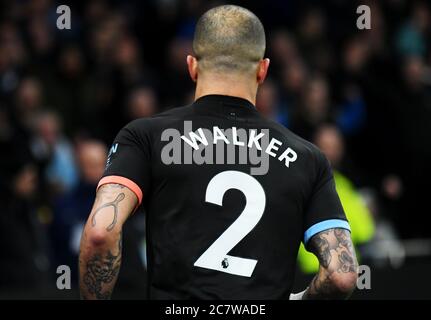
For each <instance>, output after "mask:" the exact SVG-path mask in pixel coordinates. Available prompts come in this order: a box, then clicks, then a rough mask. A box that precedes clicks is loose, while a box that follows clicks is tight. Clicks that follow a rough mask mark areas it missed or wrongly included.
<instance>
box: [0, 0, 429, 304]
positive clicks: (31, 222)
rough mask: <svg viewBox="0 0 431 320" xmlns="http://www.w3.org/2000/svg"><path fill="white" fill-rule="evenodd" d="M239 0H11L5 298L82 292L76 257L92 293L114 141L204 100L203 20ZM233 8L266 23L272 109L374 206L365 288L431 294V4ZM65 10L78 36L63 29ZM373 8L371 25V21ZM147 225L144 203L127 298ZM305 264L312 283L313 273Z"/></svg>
mask: <svg viewBox="0 0 431 320" xmlns="http://www.w3.org/2000/svg"><path fill="white" fill-rule="evenodd" d="M224 3H225V2H224V1H202V0H184V1H180V0H164V1H155V0H153V1H138V0H135V1H133V0H125V1H124V0H123V1H104V0H91V1H85V2H84V1H82V2H79V1H76V2H75V1H61V2H56V1H49V0H31V1H24V0H21V1H12V0H4V1H2V2H1V4H0V203H1V204H2V206H1V209H0V297H2V298H19V297H25V298H76V297H77V294H76V291H73V292H67V293H66V292H64V291H63V292H60V291H59V290H57V289H56V288H55V280H56V277H57V274H56V273H55V271H56V268H57V266H58V265H61V264H66V265H69V266H70V267H71V269H72V280H73V281H72V282H73V288H74V289H76V282H77V269H76V266H77V244H78V243H79V235H80V230H81V229H80V228H82V224H83V223H84V221H85V219H86V217H87V215H88V213H89V211H90V209H91V204H92V201H93V199H94V192H95V185H96V184H97V181H98V179H99V177H100V175H101V173H102V171H103V168H104V162H105V158H106V153H107V147H108V146H109V144H110V143H111V142H112V140H113V138H114V137H115V134H116V133H117V132H118V131H119V130H120V129H121V128H122V127H123V126H124V125H125V124H126V123H128V122H129V121H131V120H133V119H135V118H138V117H148V116H150V115H152V114H154V113H156V112H159V111H163V110H166V109H168V108H172V107H177V106H180V105H184V104H187V103H189V102H191V101H192V100H193V90H194V86H193V83H192V82H191V81H190V80H189V78H188V74H187V70H186V63H185V57H186V55H187V54H189V53H191V41H192V36H193V30H194V25H195V23H196V20H197V18H198V17H199V16H200V15H201V14H202V13H203V12H205V11H206V10H207V9H209V8H211V7H213V6H215V5H219V4H224ZM229 3H235V4H239V5H243V6H245V7H247V8H249V9H251V10H252V11H253V12H255V13H256V14H257V15H258V17H259V18H260V19H261V20H262V22H263V24H264V26H265V29H266V35H267V56H268V57H269V58H270V59H271V65H270V74H269V79H268V80H267V81H266V83H265V84H264V85H263V86H262V88H260V90H259V95H258V99H257V108H258V109H259V110H260V111H261V112H262V113H263V114H264V115H265V116H267V117H271V118H273V119H274V120H276V121H278V122H280V123H282V124H283V125H285V126H287V127H288V128H289V129H291V130H292V131H294V132H295V133H297V134H299V135H301V136H302V137H304V138H306V139H308V140H311V141H313V142H315V143H317V144H318V145H319V143H322V145H319V147H322V149H323V147H324V146H326V147H327V148H328V149H327V150H326V148H325V150H326V151H327V156H328V158H329V159H330V160H331V163H332V164H333V166H334V169H336V170H337V171H339V172H341V173H342V174H343V175H344V176H346V177H347V178H348V179H349V181H350V182H351V183H352V185H353V186H354V188H355V190H356V192H357V194H359V195H360V197H361V198H362V199H363V201H364V203H366V206H367V208H368V210H369V212H370V214H371V216H372V221H373V224H374V227H375V232H374V235H373V238H372V239H370V240H369V241H367V243H365V244H361V246H359V247H358V248H357V249H358V251H359V252H360V254H361V257H362V259H361V263H364V264H365V263H366V264H368V265H369V266H370V267H371V270H372V290H370V291H367V292H365V291H364V292H363V291H361V292H357V293H356V294H355V296H354V297H355V298H358V299H359V298H365V299H366V298H369V299H374V298H387V299H392V298H397V299H402V298H406V299H411V298H430V297H431V295H430V293H429V292H428V290H426V288H427V286H428V285H429V284H431V283H430V282H431V280H429V279H427V278H426V275H425V274H426V273H425V272H426V270H429V267H430V257H431V242H430V240H427V239H429V238H431V231H430V228H429V225H428V223H427V222H428V221H429V218H428V217H429V215H430V209H429V192H430V187H429V183H430V178H431V173H430V172H431V171H430V168H429V165H430V163H431V142H430V141H431V87H430V85H431V69H430V65H431V51H430V43H431V42H430V35H431V33H430V31H431V10H430V3H429V2H428V1H407V0H382V1H361V2H357V1H342V0H330V1H299V0H298V1H293V0H280V1H277V0H266V1H232V2H229ZM60 4H66V5H68V6H69V7H70V9H71V12H72V26H71V30H58V29H57V27H56V20H57V17H58V14H57V13H56V8H57V6H58V5H60ZM360 4H366V5H368V6H369V7H370V8H371V21H372V28H371V30H358V29H357V27H356V20H357V18H358V14H357V13H356V8H357V7H358V5H360ZM319 139H320V140H319ZM325 143H326V144H325ZM325 150H324V151H325ZM325 153H326V152H325ZM144 230H145V221H144V213H143V212H141V213H140V214H137V215H134V216H133V218H132V220H131V221H129V222H128V223H127V225H126V231H125V232H124V234H125V239H124V241H125V244H124V250H125V253H124V260H123V266H122V271H121V274H120V280H119V283H118V288H117V291H116V295H117V297H129V298H145V290H144V289H145V255H144V248H145V241H144V236H145V234H144ZM297 273H298V275H297V285H296V286H297V289H298V290H299V289H302V288H303V287H304V286H305V285H306V282H307V280H308V279H309V278H310V275H304V274H302V272H301V271H300V270H298V272H297Z"/></svg>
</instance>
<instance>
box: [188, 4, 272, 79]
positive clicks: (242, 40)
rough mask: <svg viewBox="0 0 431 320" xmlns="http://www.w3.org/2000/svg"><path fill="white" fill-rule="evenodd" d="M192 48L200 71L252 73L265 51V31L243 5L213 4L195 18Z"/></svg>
mask: <svg viewBox="0 0 431 320" xmlns="http://www.w3.org/2000/svg"><path fill="white" fill-rule="evenodd" d="M193 51H194V53H195V55H196V58H197V60H198V61H199V66H200V67H199V68H200V70H201V71H206V70H208V71H211V72H223V71H229V72H235V71H237V72H252V71H255V70H256V66H257V63H258V62H259V61H260V60H261V59H262V58H263V56H264V53H265V31H264V29H263V25H262V23H261V22H260V20H259V19H258V18H257V17H256V15H254V14H253V13H252V12H251V11H249V10H247V9H245V8H242V7H239V6H234V5H223V6H219V7H215V8H213V9H211V10H209V11H207V12H206V13H204V14H203V15H202V16H201V17H200V19H199V20H198V22H197V25H196V30H195V35H194V39H193Z"/></svg>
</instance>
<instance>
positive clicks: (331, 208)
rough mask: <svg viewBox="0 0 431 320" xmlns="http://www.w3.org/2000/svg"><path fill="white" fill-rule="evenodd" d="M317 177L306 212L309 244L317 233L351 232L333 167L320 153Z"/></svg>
mask: <svg viewBox="0 0 431 320" xmlns="http://www.w3.org/2000/svg"><path fill="white" fill-rule="evenodd" d="M315 165H316V170H315V172H316V175H315V178H314V183H313V188H312V192H311V195H310V197H309V199H308V204H307V206H306V211H305V223H304V239H303V242H304V244H305V246H306V247H307V242H308V241H309V240H310V239H311V238H312V237H313V236H314V235H315V234H317V233H319V232H322V231H325V230H328V229H332V228H342V229H347V230H349V231H350V227H349V223H348V222H347V218H346V215H345V213H344V210H343V206H342V205H341V201H340V198H339V197H338V194H337V191H336V189H335V182H334V177H333V174H332V170H331V166H330V164H329V161H328V160H327V159H326V157H325V156H324V155H323V154H322V153H321V152H320V151H319V152H318V153H317V157H316V163H315Z"/></svg>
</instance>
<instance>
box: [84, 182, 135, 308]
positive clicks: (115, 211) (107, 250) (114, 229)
mask: <svg viewBox="0 0 431 320" xmlns="http://www.w3.org/2000/svg"><path fill="white" fill-rule="evenodd" d="M137 203H138V199H137V197H136V195H135V194H134V193H133V192H132V191H131V190H129V189H128V188H127V187H124V186H122V185H119V184H105V185H103V186H101V187H100V188H99V190H98V191H97V195H96V200H95V202H94V205H93V209H92V210H91V213H90V216H89V218H88V220H87V223H86V225H85V228H84V232H83V234H82V238H81V247H80V254H79V273H80V279H79V285H80V292H81V298H82V299H86V300H87V299H100V300H102V299H109V298H110V297H111V294H112V290H113V288H114V285H115V282H116V281H117V277H118V272H119V270H120V266H121V233H122V227H123V225H124V222H125V221H126V220H127V218H128V217H129V216H130V214H131V213H132V212H133V210H134V208H135V207H136V205H137Z"/></svg>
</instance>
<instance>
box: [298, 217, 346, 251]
mask: <svg viewBox="0 0 431 320" xmlns="http://www.w3.org/2000/svg"><path fill="white" fill-rule="evenodd" d="M334 228H341V229H346V230H349V231H350V226H349V223H348V222H347V221H346V220H341V219H330V220H325V221H322V222H319V223H316V224H314V225H312V226H311V227H310V228H308V229H307V231H305V233H304V245H306V244H307V242H308V240H310V239H311V237H313V236H314V235H315V234H317V233H319V232H322V231H325V230H328V229H334Z"/></svg>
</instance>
